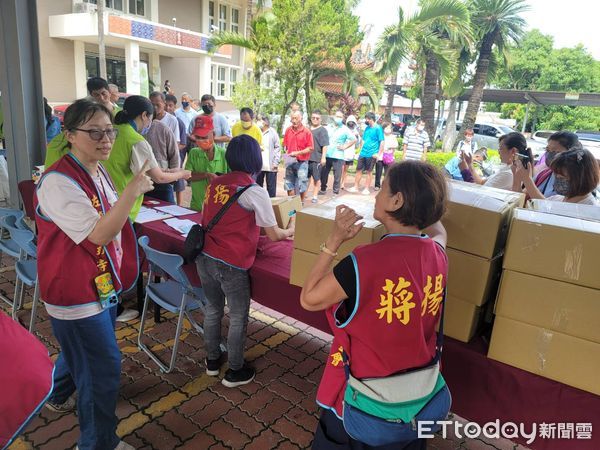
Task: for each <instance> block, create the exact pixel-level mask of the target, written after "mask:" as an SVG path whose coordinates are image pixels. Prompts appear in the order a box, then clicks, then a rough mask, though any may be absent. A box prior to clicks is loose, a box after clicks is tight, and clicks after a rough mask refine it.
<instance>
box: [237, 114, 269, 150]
mask: <svg viewBox="0 0 600 450" xmlns="http://www.w3.org/2000/svg"><path fill="white" fill-rule="evenodd" d="M253 120H254V111H253V110H252V108H247V107H246V108H242V109H240V120H239V121H238V122H236V123H235V124H234V125H233V126H232V127H231V135H232V136H233V137H236V136H239V135H240V134H247V135H248V136H251V137H253V138H254V139H255V140H256V142H258V145H260V146H261V147H262V144H263V142H262V130H261V129H260V127H258V126H257V125H255V124H254V123H253V122H252V121H253Z"/></svg>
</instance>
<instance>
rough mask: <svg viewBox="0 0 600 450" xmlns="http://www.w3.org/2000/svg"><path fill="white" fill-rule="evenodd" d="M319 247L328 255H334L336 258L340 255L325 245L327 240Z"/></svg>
mask: <svg viewBox="0 0 600 450" xmlns="http://www.w3.org/2000/svg"><path fill="white" fill-rule="evenodd" d="M319 249H320V250H321V251H322V252H323V253H325V254H327V255H329V256H333V257H334V258H335V257H336V256H337V255H338V254H337V252H332V251H331V250H329V249H328V248H327V246H326V245H325V242H323V243H322V244H321V246H320V247H319Z"/></svg>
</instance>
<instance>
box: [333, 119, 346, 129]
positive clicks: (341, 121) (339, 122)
mask: <svg viewBox="0 0 600 450" xmlns="http://www.w3.org/2000/svg"><path fill="white" fill-rule="evenodd" d="M333 121H334V122H335V124H336V125H337V126H338V127H341V126H342V123H343V122H344V119H341V118H340V117H335V118H334V119H333Z"/></svg>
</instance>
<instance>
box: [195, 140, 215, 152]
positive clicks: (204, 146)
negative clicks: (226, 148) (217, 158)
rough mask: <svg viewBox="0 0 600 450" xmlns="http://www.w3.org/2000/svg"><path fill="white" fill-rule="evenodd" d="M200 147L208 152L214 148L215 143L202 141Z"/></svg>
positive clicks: (199, 142) (199, 143)
mask: <svg viewBox="0 0 600 450" xmlns="http://www.w3.org/2000/svg"><path fill="white" fill-rule="evenodd" d="M198 147H200V148H201V149H202V150H205V151H208V150H210V149H211V148H212V147H213V143H212V142H211V141H209V140H206V139H203V140H201V141H200V140H199V141H198Z"/></svg>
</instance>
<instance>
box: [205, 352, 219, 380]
mask: <svg viewBox="0 0 600 450" xmlns="http://www.w3.org/2000/svg"><path fill="white" fill-rule="evenodd" d="M204 364H205V365H206V375H208V376H209V377H216V376H217V375H219V372H220V371H221V366H222V365H223V353H221V355H219V357H218V358H217V359H208V358H206V359H205V360H204Z"/></svg>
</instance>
